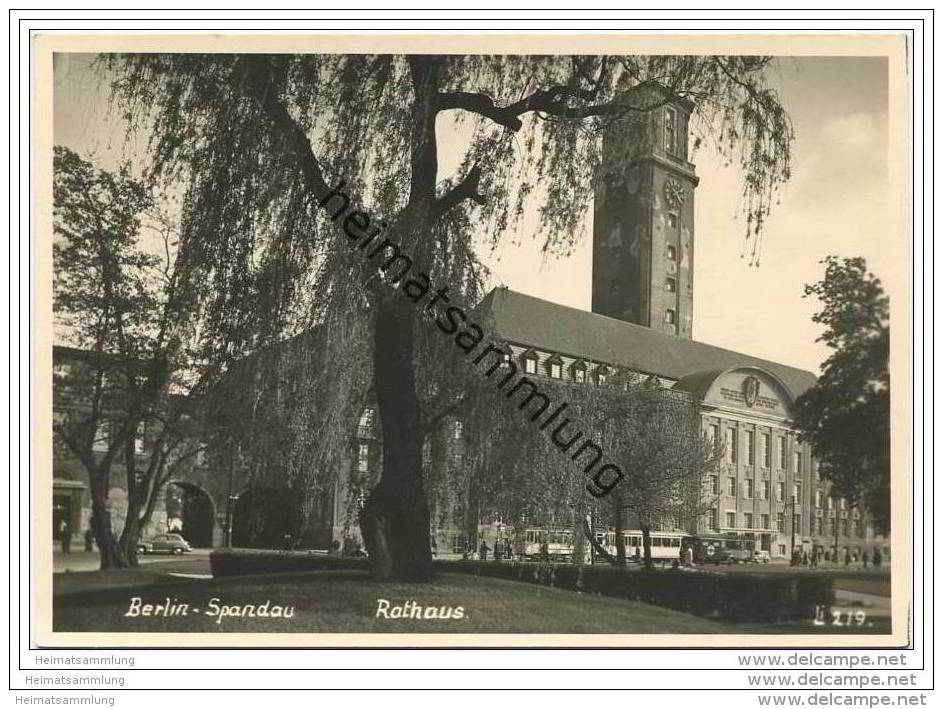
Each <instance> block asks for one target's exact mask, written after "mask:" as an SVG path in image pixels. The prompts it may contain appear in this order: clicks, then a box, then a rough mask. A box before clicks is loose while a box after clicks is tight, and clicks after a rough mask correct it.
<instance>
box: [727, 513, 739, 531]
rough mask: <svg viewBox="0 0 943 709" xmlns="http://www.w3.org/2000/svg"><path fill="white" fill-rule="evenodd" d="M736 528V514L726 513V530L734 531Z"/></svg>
mask: <svg viewBox="0 0 943 709" xmlns="http://www.w3.org/2000/svg"><path fill="white" fill-rule="evenodd" d="M736 526H737V513H736V512H728V513H727V527H728V529H734V528H736Z"/></svg>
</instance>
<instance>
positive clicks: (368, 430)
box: [357, 409, 376, 438]
mask: <svg viewBox="0 0 943 709" xmlns="http://www.w3.org/2000/svg"><path fill="white" fill-rule="evenodd" d="M375 416H376V413H375V412H374V410H373V409H364V410H363V413H362V414H360V423H359V424H357V435H359V436H360V437H361V438H372V437H373V423H374V417H375Z"/></svg>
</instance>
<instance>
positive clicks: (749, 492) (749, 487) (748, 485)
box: [743, 479, 753, 500]
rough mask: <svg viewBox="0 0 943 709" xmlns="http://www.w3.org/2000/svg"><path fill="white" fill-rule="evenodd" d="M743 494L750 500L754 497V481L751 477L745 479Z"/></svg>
mask: <svg viewBox="0 0 943 709" xmlns="http://www.w3.org/2000/svg"><path fill="white" fill-rule="evenodd" d="M743 496H744V497H745V498H747V499H748V500H752V499H753V481H752V480H750V479H747V480H744V481H743Z"/></svg>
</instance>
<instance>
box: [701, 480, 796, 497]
mask: <svg viewBox="0 0 943 709" xmlns="http://www.w3.org/2000/svg"><path fill="white" fill-rule="evenodd" d="M708 481H709V484H710V491H711V493H713V494H714V495H718V494H720V478H719V477H718V476H717V475H711V476H709V478H708ZM741 488H742V493H743V497H744V498H745V499H747V500H752V499H753V498H754V497H756V492H757V491H756V482H755V481H754V480H751V479H749V478H747V479H746V480H744V481H743V482H742V485H741ZM725 494H726V495H727V497H736V496H737V478H736V477H733V476H730V477H728V478H727V484H726V487H725ZM769 494H770V481H769V480H760V487H759V499H760V500H768V499H769ZM792 495H793V497H794V498H795V499H796V500H801V499H802V483H801V482H797V483H795V484H793V486H792ZM785 497H786V483H783V482H778V483H776V501H777V502H784V501H785Z"/></svg>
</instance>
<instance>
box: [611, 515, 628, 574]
mask: <svg viewBox="0 0 943 709" xmlns="http://www.w3.org/2000/svg"><path fill="white" fill-rule="evenodd" d="M612 514H613V526H614V527H615V530H616V564H617V565H619V566H625V535H624V534H623V533H622V516H623V512H622V507H621V505H614V506H613V510H612Z"/></svg>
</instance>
